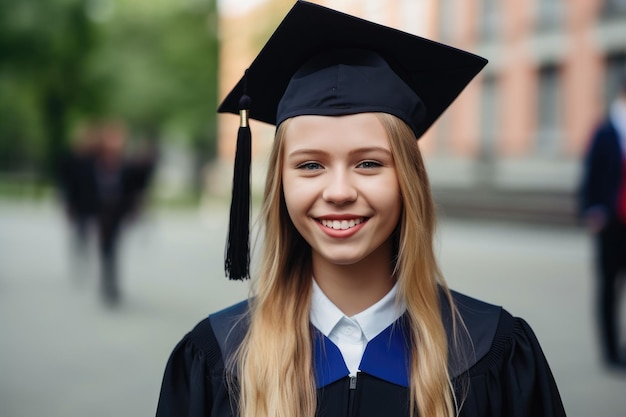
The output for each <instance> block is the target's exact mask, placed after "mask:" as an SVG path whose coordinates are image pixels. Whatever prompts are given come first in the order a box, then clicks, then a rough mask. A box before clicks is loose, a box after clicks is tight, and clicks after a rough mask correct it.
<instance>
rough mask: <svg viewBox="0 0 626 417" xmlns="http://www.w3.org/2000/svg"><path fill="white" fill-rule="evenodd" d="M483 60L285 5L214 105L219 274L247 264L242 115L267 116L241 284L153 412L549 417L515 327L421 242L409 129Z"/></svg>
mask: <svg viewBox="0 0 626 417" xmlns="http://www.w3.org/2000/svg"><path fill="white" fill-rule="evenodd" d="M485 64H486V61H485V60H484V59H483V58H480V57H477V56H475V55H472V54H469V53H467V52H464V51H460V50H458V49H454V48H451V47H448V46H446V45H441V44H438V43H435V42H432V41H429V40H426V39H423V38H419V37H416V36H413V35H409V34H406V33H403V32H399V31H396V30H393V29H390V28H387V27H384V26H379V25H375V24H373V23H371V22H367V21H364V20H361V19H357V18H354V17H352V16H349V15H345V14H342V13H338V12H336V11H333V10H330V9H326V8H323V7H320V6H317V5H314V4H310V3H306V2H298V3H296V5H295V6H294V8H293V9H292V10H291V12H290V13H289V14H288V15H287V17H286V18H285V19H284V21H283V22H282V23H281V25H280V26H279V27H278V29H277V30H276V32H275V33H274V35H273V36H272V38H271V39H270V40H269V41H268V43H267V44H266V45H265V47H264V48H263V50H262V51H261V53H260V54H259V55H258V56H257V58H256V59H255V61H254V62H253V63H252V64H251V66H250V67H249V69H248V70H247V72H246V74H245V76H244V78H243V79H242V80H241V81H240V83H239V84H238V85H237V86H236V87H235V88H234V89H233V91H232V92H231V93H230V94H229V95H228V96H227V97H226V99H225V100H224V102H223V103H222V105H221V106H220V109H219V110H220V111H222V112H233V113H240V114H241V115H242V118H241V119H242V124H241V128H240V134H239V138H238V145H237V146H238V148H237V155H236V161H235V179H234V181H233V184H234V190H233V205H232V211H231V230H230V232H229V243H228V246H227V259H226V268H227V275H228V276H229V277H230V278H234V279H241V278H246V277H247V276H248V275H249V269H248V263H249V255H248V251H247V249H248V236H247V234H248V230H247V224H248V223H247V216H248V210H249V207H248V200H247V193H249V190H248V188H247V187H248V186H249V184H248V183H247V181H246V180H247V179H248V178H247V177H248V175H249V171H247V170H246V169H245V168H246V167H247V166H248V164H249V159H248V158H249V146H250V144H249V139H250V138H249V130H248V129H249V128H248V126H247V125H248V122H247V116H248V115H249V117H251V118H254V119H257V120H261V121H266V122H269V123H272V124H274V125H276V126H277V130H276V136H275V141H274V145H273V148H272V152H271V155H270V161H269V163H270V165H269V166H270V167H272V169H271V170H270V171H269V172H268V174H267V180H266V186H265V194H264V200H263V207H262V213H261V219H262V223H263V250H262V257H261V260H260V265H259V267H258V271H256V272H254V273H253V274H251V275H253V276H254V279H255V281H254V295H253V296H252V297H251V298H250V299H249V300H246V301H244V302H242V303H240V304H237V305H235V306H232V307H230V308H228V309H226V310H223V311H220V312H217V313H215V314H211V315H210V316H209V317H208V318H206V319H205V320H202V321H201V322H200V323H199V324H198V325H197V326H196V327H195V328H194V329H193V330H192V331H191V332H190V333H188V334H187V335H186V336H185V337H184V338H183V339H182V340H181V342H180V343H179V344H178V345H177V346H176V348H175V349H174V351H173V353H172V355H171V357H170V359H169V361H168V364H167V367H166V370H165V374H164V377H163V383H162V388H161V394H160V398H159V404H158V408H157V416H159V417H167V416H214V417H217V416H241V417H253V416H254V417H261V416H284V417H292V416H302V417H304V416H310V417H313V416H377V417H379V416H392V417H393V416H415V415H420V416H429V417H430V416H434V417H444V416H445V417H451V416H457V415H460V416H465V417H478V416H480V417H489V416H494V417H495V416H528V417H530V416H533V417H537V416H564V415H565V411H564V409H563V405H562V402H561V399H560V396H559V393H558V389H557V387H556V383H555V381H554V378H553V376H552V373H551V371H550V369H549V366H548V364H547V361H546V359H545V357H544V355H543V353H542V351H541V348H540V346H539V343H538V341H537V339H536V338H535V336H534V334H533V332H532V330H531V329H530V327H529V326H528V325H527V324H526V323H525V322H524V321H523V320H522V319H520V318H514V317H513V316H512V315H510V314H509V313H508V312H506V311H505V310H503V309H502V308H500V307H497V306H493V305H490V304H487V303H484V302H481V301H478V300H476V299H473V298H470V297H468V296H465V295H462V294H459V293H456V292H453V291H451V290H450V289H448V287H447V285H446V283H445V280H444V279H443V277H442V274H441V273H440V271H439V268H438V266H437V262H436V259H435V255H434V251H433V234H434V231H435V226H436V213H435V208H434V204H433V199H432V195H431V192H430V187H429V182H428V177H427V173H426V171H425V167H424V163H423V161H422V158H421V155H420V151H419V148H418V145H417V139H418V138H419V137H420V136H421V135H422V134H423V133H424V132H425V131H426V130H427V129H428V128H429V127H430V125H432V123H433V122H434V121H435V119H437V117H438V116H439V115H440V114H441V113H442V112H443V111H444V110H445V108H446V107H447V106H448V105H449V104H450V103H451V102H452V101H453V100H454V98H455V97H456V96H457V95H458V94H459V93H460V92H461V90H462V89H463V88H464V87H465V85H466V84H467V83H468V82H469V81H470V80H471V79H472V78H473V77H474V76H475V75H476V74H477V73H478V72H479V71H480V70H481V69H482V68H483V66H484V65H485ZM242 172H243V175H242ZM242 177H243V178H242Z"/></svg>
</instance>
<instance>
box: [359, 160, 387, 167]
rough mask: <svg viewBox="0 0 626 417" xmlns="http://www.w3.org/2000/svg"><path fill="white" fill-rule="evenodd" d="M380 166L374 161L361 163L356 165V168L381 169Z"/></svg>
mask: <svg viewBox="0 0 626 417" xmlns="http://www.w3.org/2000/svg"><path fill="white" fill-rule="evenodd" d="M381 166H382V164H381V163H380V162H376V161H363V162H361V163H359V164H358V165H357V168H378V167H381Z"/></svg>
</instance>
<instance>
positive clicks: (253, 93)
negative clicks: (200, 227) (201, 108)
mask: <svg viewBox="0 0 626 417" xmlns="http://www.w3.org/2000/svg"><path fill="white" fill-rule="evenodd" d="M486 63H487V60H485V59H484V58H481V57H479V56H476V55H473V54H471V53H468V52H465V51H462V50H459V49H456V48H452V47H450V46H447V45H443V44H440V43H437V42H434V41H431V40H428V39H424V38H421V37H418V36H415V35H412V34H409V33H406V32H402V31H399V30H396V29H393V28H389V27H386V26H382V25H379V24H376V23H372V22H369V21H367V20H363V19H359V18H356V17H354V16H350V15H347V14H344V13H341V12H338V11H336V10H332V9H328V8H325V7H322V6H319V5H316V4H312V3H308V2H305V1H298V2H297V3H296V4H295V5H294V7H293V8H292V9H291V11H290V12H289V13H288V14H287V16H286V17H285V18H284V20H283V21H282V22H281V24H280V25H279V26H278V28H277V29H276V31H275V32H274V34H273V35H272V36H271V38H270V39H269V41H268V42H267V43H266V44H265V46H264V47H263V49H262V50H261V52H260V53H259V55H258V56H257V57H256V59H255V60H254V61H253V62H252V64H251V65H250V67H249V68H248V69H247V71H246V73H245V75H244V77H243V78H242V79H241V80H240V81H239V83H238V84H237V85H236V86H235V88H233V90H232V91H231V92H230V93H229V94H228V96H226V98H225V99H224V101H223V102H222V104H221V105H220V107H219V108H218V111H219V112H220V113H235V114H241V120H242V124H241V126H242V127H240V131H239V137H238V141H237V153H236V156H235V173H234V177H233V201H232V203H231V204H232V205H231V216H230V230H229V236H228V243H227V248H226V264H225V266H226V274H227V275H228V276H229V277H230V278H231V279H244V278H247V277H248V268H249V244H248V233H249V216H250V214H249V212H250V189H249V187H250V185H249V181H250V178H249V176H250V146H251V145H250V132H249V127H248V122H247V118H248V117H250V118H252V119H255V120H259V121H262V122H266V123H269V124H274V125H278V124H280V123H281V122H283V121H284V120H286V119H287V118H289V117H294V116H299V115H304V114H315V115H337V116H338V115H346V114H354V113H364V112H383V113H389V114H393V115H395V116H397V117H399V118H400V119H402V120H403V121H404V122H406V123H407V125H409V127H411V129H412V130H413V132H414V133H415V136H416V137H417V138H419V137H420V136H422V134H423V133H424V132H425V131H426V130H427V129H428V128H429V127H430V126H431V125H432V124H433V123H434V121H435V120H436V119H437V118H438V117H439V116H440V115H441V113H442V112H443V111H444V110H445V109H446V108H447V107H448V106H449V105H450V103H452V101H454V99H455V98H456V97H457V96H458V95H459V93H460V92H461V91H462V90H463V88H465V86H466V85H467V84H468V83H469V82H470V80H471V79H472V78H474V76H475V75H476V74H478V72H479V71H480V70H481V69H482V68H483V67H484V66H485V65H486Z"/></svg>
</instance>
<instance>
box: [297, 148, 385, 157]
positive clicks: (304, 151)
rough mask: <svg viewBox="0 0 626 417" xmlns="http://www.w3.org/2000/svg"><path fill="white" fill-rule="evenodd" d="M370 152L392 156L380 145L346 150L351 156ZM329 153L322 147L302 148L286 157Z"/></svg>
mask: <svg viewBox="0 0 626 417" xmlns="http://www.w3.org/2000/svg"><path fill="white" fill-rule="evenodd" d="M370 152H383V153H385V154H386V155H388V156H389V157H391V156H392V154H391V151H390V150H389V149H387V148H383V147H380V146H371V147H367V148H357V149H354V150H351V151H350V152H348V155H350V156H352V155H358V154H364V153H370ZM328 154H330V152H327V151H325V150H323V149H309V148H303V149H296V150H295V151H293V152H290V153H289V154H288V155H287V157H288V158H291V157H294V156H298V155H328Z"/></svg>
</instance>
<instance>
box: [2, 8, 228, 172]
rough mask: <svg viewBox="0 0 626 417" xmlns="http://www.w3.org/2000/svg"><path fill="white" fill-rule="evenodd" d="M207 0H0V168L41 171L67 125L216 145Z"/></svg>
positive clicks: (212, 22) (207, 148)
mask: <svg viewBox="0 0 626 417" xmlns="http://www.w3.org/2000/svg"><path fill="white" fill-rule="evenodd" d="M216 28H217V16H216V6H215V0H45V1H41V0H19V1H15V0H0V170H3V171H7V170H25V169H26V170H31V171H37V172H45V171H46V169H48V171H49V169H50V167H51V164H52V162H53V161H54V159H55V158H56V157H57V156H58V154H59V153H60V152H61V150H62V149H63V148H64V147H65V146H66V145H67V143H68V142H69V140H70V138H71V135H72V132H73V130H74V128H75V127H77V126H79V125H81V124H84V123H88V122H89V121H91V120H97V119H104V118H106V119H112V118H115V119H119V120H121V121H123V122H125V123H127V125H128V127H129V130H130V131H131V132H133V133H134V134H135V135H137V136H144V137H145V136H148V135H151V136H159V137H162V138H163V139H164V140H167V139H168V138H171V137H177V138H183V139H184V140H188V141H189V143H190V144H196V147H197V148H198V150H199V152H200V153H201V154H202V155H203V156H204V157H210V156H211V155H212V153H213V152H214V149H215V130H216V129H215V120H216V119H215V106H216V100H217V92H216V90H217V86H216V79H217V53H218V44H217V30H216Z"/></svg>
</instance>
